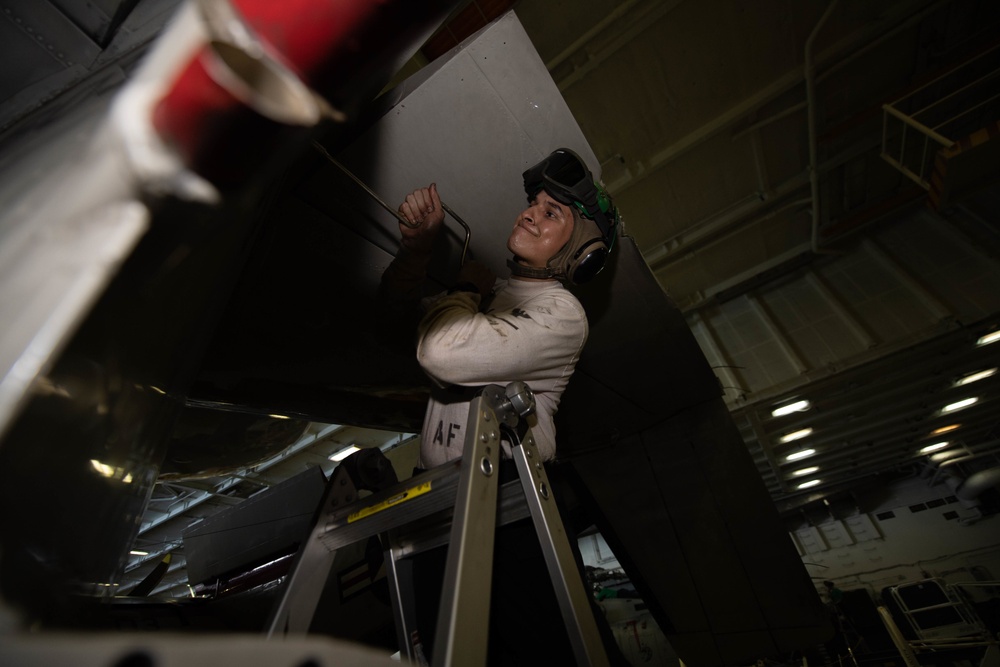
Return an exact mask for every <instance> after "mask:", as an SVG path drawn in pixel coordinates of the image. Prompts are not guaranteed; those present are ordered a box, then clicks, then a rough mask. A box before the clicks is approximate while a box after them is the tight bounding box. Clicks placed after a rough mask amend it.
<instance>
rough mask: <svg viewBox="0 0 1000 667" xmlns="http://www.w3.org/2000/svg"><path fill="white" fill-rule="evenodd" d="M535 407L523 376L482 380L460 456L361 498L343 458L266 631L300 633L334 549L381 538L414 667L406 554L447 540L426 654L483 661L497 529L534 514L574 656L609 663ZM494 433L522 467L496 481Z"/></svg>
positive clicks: (415, 639) (402, 638) (403, 643)
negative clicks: (534, 430)
mask: <svg viewBox="0 0 1000 667" xmlns="http://www.w3.org/2000/svg"><path fill="white" fill-rule="evenodd" d="M533 410H534V396H533V395H532V393H531V390H530V389H529V388H528V387H527V385H525V384H524V383H523V382H514V383H511V384H510V385H508V386H507V388H506V390H505V389H504V388H502V387H500V386H498V385H490V386H488V387H486V388H484V389H483V390H482V392H480V394H479V395H478V396H477V397H476V398H475V399H473V401H472V403H471V408H470V410H469V422H468V426H467V428H466V434H467V435H466V441H465V449H464V452H463V455H462V458H461V459H460V460H457V461H455V462H452V463H448V464H445V465H443V466H440V467H438V468H435V469H433V470H429V471H427V472H425V473H422V474H420V475H417V476H414V477H412V478H410V479H408V480H405V481H404V482H402V483H399V484H396V485H394V486H392V487H390V488H387V489H384V490H382V491H378V492H376V493H374V494H372V495H370V496H368V497H365V498H362V499H359V498H358V496H357V490H356V487H355V485H354V484H353V483H352V481H351V479H350V477H349V476H348V475H347V474H346V473H344V472H342V470H344V469H345V466H344V465H341V466H340V467H338V468H337V469H336V470H335V471H334V473H333V475H332V476H331V478H330V482H329V485H328V490H327V493H326V495H325V497H324V500H323V505H322V508H321V509H320V511H319V513H318V517H317V521H316V525H315V527H314V528H313V530H312V533H311V534H310V536H309V538H308V539H307V540H306V542H305V543H304V544H303V545H302V547H300V549H299V552H298V554H297V556H296V559H295V562H294V563H293V565H292V568H291V571H290V572H289V574H288V576H287V579H286V581H285V584H284V587H283V590H282V593H281V594H280V597H279V599H278V601H277V603H276V605H275V608H274V610H273V612H272V615H271V619H270V620H269V622H268V626H267V634H268V637H272V638H273V637H283V636H288V635H292V634H305V633H306V632H307V631H308V630H309V627H310V624H311V622H312V619H313V616H314V614H315V611H316V606H317V604H318V603H319V599H320V596H321V594H322V590H323V587H324V583H325V582H326V579H327V577H328V575H329V573H330V570H331V569H332V567H333V562H334V557H335V555H336V552H337V550H338V549H341V548H343V547H346V546H348V545H351V544H354V543H356V542H358V541H360V540H364V539H367V538H370V537H372V536H374V535H380V536H382V538H383V539H382V543H383V545H384V546H385V552H384V555H385V565H386V573H387V577H388V581H389V591H390V597H391V600H392V607H393V615H394V619H395V623H396V631H397V636H398V637H399V644H400V652H401V654H403V655H405V656H406V657H407V658H408V659H409V661H410V662H411V664H426V660H425V659H424V656H423V651H422V643H421V642H420V639H419V636H418V634H417V631H416V606H415V602H414V600H413V596H412V594H411V591H412V590H413V588H412V576H411V571H412V568H411V564H410V563H409V562H408V561H407V556H410V555H413V554H415V553H417V552H419V551H423V550H426V549H430V548H433V547H435V546H439V545H442V544H448V556H447V561H446V564H445V573H444V581H443V584H442V593H441V603H440V608H439V612H438V619H437V628H436V633H435V641H434V656H433V662H434V665H435V666H439V665H442V666H443V665H485V664H486V657H487V640H488V632H489V614H490V588H491V580H492V576H491V575H492V570H493V544H494V537H495V532H496V528H497V525H498V523H499V525H505V524H507V523H511V522H513V521H517V520H520V519H524V518H526V517H527V516H529V515H530V516H531V519H532V521H533V523H534V526H535V532H536V534H537V536H538V540H539V544H540V545H541V548H542V553H543V555H544V557H545V562H546V565H547V567H548V572H549V577H550V578H551V580H552V583H553V587H554V588H555V593H556V598H557V601H558V604H559V608H560V611H561V612H562V616H563V621H564V623H565V625H566V630H567V634H568V635H569V639H570V644H571V646H572V649H573V653H574V658H575V663H576V664H578V665H594V666H603V665H608V657H607V654H606V653H605V650H604V646H603V644H602V642H601V638H600V635H599V633H598V630H597V624H596V621H595V620H594V616H593V613H592V611H591V607H590V602H589V595H588V593H587V591H586V590H585V588H584V585H583V582H582V580H581V578H580V575H579V570H578V569H577V566H576V562H575V561H574V558H573V553H572V550H571V547H570V543H569V538H568V537H567V535H566V531H565V528H564V526H563V523H562V520H561V519H560V517H559V512H558V509H557V508H556V504H555V499H554V497H553V495H552V490H551V487H550V484H549V480H548V477H547V475H546V472H545V466H544V465H543V464H542V460H541V457H540V456H539V454H538V449H537V447H536V445H535V441H534V438H533V437H532V435H531V431H530V428H528V426H527V423H526V421H525V419H524V418H525V417H527V416H528V415H529V414H530V413H531V412H532V411H533ZM501 440H504V441H506V442H509V443H510V444H511V453H512V457H513V459H514V461H515V463H516V467H517V473H518V479H517V480H513V481H511V482H508V483H506V484H504V485H503V486H500V485H499V483H498V477H499V474H498V465H499V461H500V457H501ZM448 510H452V512H451V516H450V528H449V527H448V525H449V522H448V521H447V520H446V519H447V513H448Z"/></svg>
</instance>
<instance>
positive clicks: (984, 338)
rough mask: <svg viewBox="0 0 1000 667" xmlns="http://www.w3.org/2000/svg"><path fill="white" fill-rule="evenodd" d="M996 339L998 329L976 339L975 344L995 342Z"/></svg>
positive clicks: (999, 334)
mask: <svg viewBox="0 0 1000 667" xmlns="http://www.w3.org/2000/svg"><path fill="white" fill-rule="evenodd" d="M998 340H1000V329H997V330H996V331H994V332H992V333H988V334H986V335H985V336H982V337H981V338H980V339H979V340H977V341H976V345H989V344H990V343H995V342H997V341H998Z"/></svg>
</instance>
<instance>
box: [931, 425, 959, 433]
mask: <svg viewBox="0 0 1000 667" xmlns="http://www.w3.org/2000/svg"><path fill="white" fill-rule="evenodd" d="M959 426H961V424H948V425H947V426H942V427H941V428H936V429H934V430H933V431H931V433H930V434H931V435H941V434H942V433H950V432H951V431H954V430H955V429H956V428H958V427H959Z"/></svg>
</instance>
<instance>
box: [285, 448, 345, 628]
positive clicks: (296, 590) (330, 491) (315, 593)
mask: <svg viewBox="0 0 1000 667" xmlns="http://www.w3.org/2000/svg"><path fill="white" fill-rule="evenodd" d="M357 495H358V493H357V488H356V487H355V486H354V483H353V482H352V481H351V479H350V476H349V475H348V474H347V472H346V470H345V469H344V468H343V467H342V466H341V467H339V468H337V469H336V470H334V471H333V475H331V476H330V481H329V482H328V483H327V491H326V493H324V494H323V501H322V503H321V504H320V507H319V509H318V510H317V514H316V520H315V525H314V526H313V528H312V530H311V531H310V532H309V537H308V539H307V540H306V541H305V542H304V543H303V544H302V546H301V547H300V548H299V552H298V553H297V554H296V556H295V559H294V561H293V562H292V567H291V570H290V572H289V573H288V574H287V575H286V579H285V582H284V585H283V586H282V587H281V594H280V598H279V600H278V602H277V604H276V605H275V607H274V609H273V610H272V612H271V617H270V618H269V619H268V622H267V626H266V632H267V638H268V639H272V638H275V637H285V636H288V635H290V634H306V633H307V632H308V631H309V626H310V625H311V624H312V619H313V615H314V614H315V613H316V606H317V605H318V604H319V599H320V597H321V596H322V594H323V588H324V586H325V584H326V579H327V577H328V576H329V574H330V570H331V568H332V567H333V561H334V558H335V557H336V555H337V551H336V549H329V548H328V547H327V546H326V545H325V544H323V541H322V537H323V534H324V532H325V531H326V525H325V521H324V516H325V514H326V512H327V508H330V507H338V506H343V505H345V504H348V503H351V502H352V501H354V500H356V498H357Z"/></svg>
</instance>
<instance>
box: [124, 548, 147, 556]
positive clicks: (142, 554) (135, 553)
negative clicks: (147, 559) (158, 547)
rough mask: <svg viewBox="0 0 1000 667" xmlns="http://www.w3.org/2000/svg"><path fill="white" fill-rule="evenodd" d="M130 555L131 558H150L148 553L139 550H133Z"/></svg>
mask: <svg viewBox="0 0 1000 667" xmlns="http://www.w3.org/2000/svg"><path fill="white" fill-rule="evenodd" d="M128 554H129V555H130V556H148V555H149V552H148V551H139V550H138V549H133V550H132V551H129V552H128Z"/></svg>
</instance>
